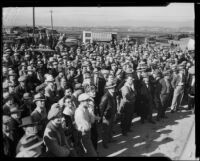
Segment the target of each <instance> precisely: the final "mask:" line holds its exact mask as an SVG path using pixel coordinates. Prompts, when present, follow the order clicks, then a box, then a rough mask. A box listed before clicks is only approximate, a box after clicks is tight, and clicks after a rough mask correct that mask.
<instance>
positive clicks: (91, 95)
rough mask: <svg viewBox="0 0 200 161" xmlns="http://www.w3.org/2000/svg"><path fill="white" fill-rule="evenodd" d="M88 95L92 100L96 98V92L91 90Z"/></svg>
mask: <svg viewBox="0 0 200 161" xmlns="http://www.w3.org/2000/svg"><path fill="white" fill-rule="evenodd" d="M88 94H89V95H90V97H92V98H94V97H95V96H96V91H95V90H91V91H90V92H89V93H88Z"/></svg>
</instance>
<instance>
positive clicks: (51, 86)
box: [48, 82, 56, 91]
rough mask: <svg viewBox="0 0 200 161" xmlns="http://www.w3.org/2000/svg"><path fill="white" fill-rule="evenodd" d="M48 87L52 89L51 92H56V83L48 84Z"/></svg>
mask: <svg viewBox="0 0 200 161" xmlns="http://www.w3.org/2000/svg"><path fill="white" fill-rule="evenodd" d="M48 86H49V88H50V89H51V91H55V89H56V85H55V83H54V82H48Z"/></svg>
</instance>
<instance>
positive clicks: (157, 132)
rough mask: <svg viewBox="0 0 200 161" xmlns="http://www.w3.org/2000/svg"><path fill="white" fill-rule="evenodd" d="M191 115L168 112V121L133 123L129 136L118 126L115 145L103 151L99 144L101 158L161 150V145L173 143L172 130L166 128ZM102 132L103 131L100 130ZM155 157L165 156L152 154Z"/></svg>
mask: <svg viewBox="0 0 200 161" xmlns="http://www.w3.org/2000/svg"><path fill="white" fill-rule="evenodd" d="M190 115H191V111H186V110H182V111H181V112H177V113H170V112H167V116H168V119H164V120H161V121H160V122H156V124H155V125H154V124H150V123H148V122H146V123H145V124H141V123H140V121H139V120H138V121H135V122H133V123H132V131H133V132H131V133H128V136H126V137H125V136H122V135H121V132H120V125H119V124H117V125H116V127H115V128H114V131H115V134H114V136H115V137H114V139H116V140H117V141H116V142H115V143H110V144H108V146H109V149H103V148H102V144H101V143H99V144H98V149H99V155H100V156H110V157H111V156H118V157H119V156H120V157H123V156H124V157H125V156H144V155H145V153H151V152H153V151H155V150H156V149H157V148H159V146H160V145H162V144H166V143H168V142H171V141H173V139H172V138H171V137H169V134H170V133H171V132H172V130H166V129H164V128H165V127H166V126H173V125H176V124H178V121H179V120H181V119H184V118H187V117H189V116H190ZM99 130H100V131H101V129H99ZM161 135H162V137H161V138H163V139H161V140H159V138H160V136H161ZM99 137H100V138H99V140H100V139H101V136H99ZM152 155H153V156H155V155H156V156H165V155H164V154H162V153H157V154H152Z"/></svg>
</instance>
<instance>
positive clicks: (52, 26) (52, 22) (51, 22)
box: [50, 10, 53, 32]
mask: <svg viewBox="0 0 200 161" xmlns="http://www.w3.org/2000/svg"><path fill="white" fill-rule="evenodd" d="M52 12H53V11H52V10H50V13H51V30H52V32H53V17H52Z"/></svg>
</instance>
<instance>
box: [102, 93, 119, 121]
mask: <svg viewBox="0 0 200 161" xmlns="http://www.w3.org/2000/svg"><path fill="white" fill-rule="evenodd" d="M99 108H100V114H101V118H102V117H103V116H105V118H106V119H108V120H109V119H111V118H112V117H114V115H115V114H116V112H117V101H116V98H115V96H111V94H110V93H109V92H108V91H107V92H106V93H105V94H104V96H103V97H102V99H101V103H100V105H99Z"/></svg>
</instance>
